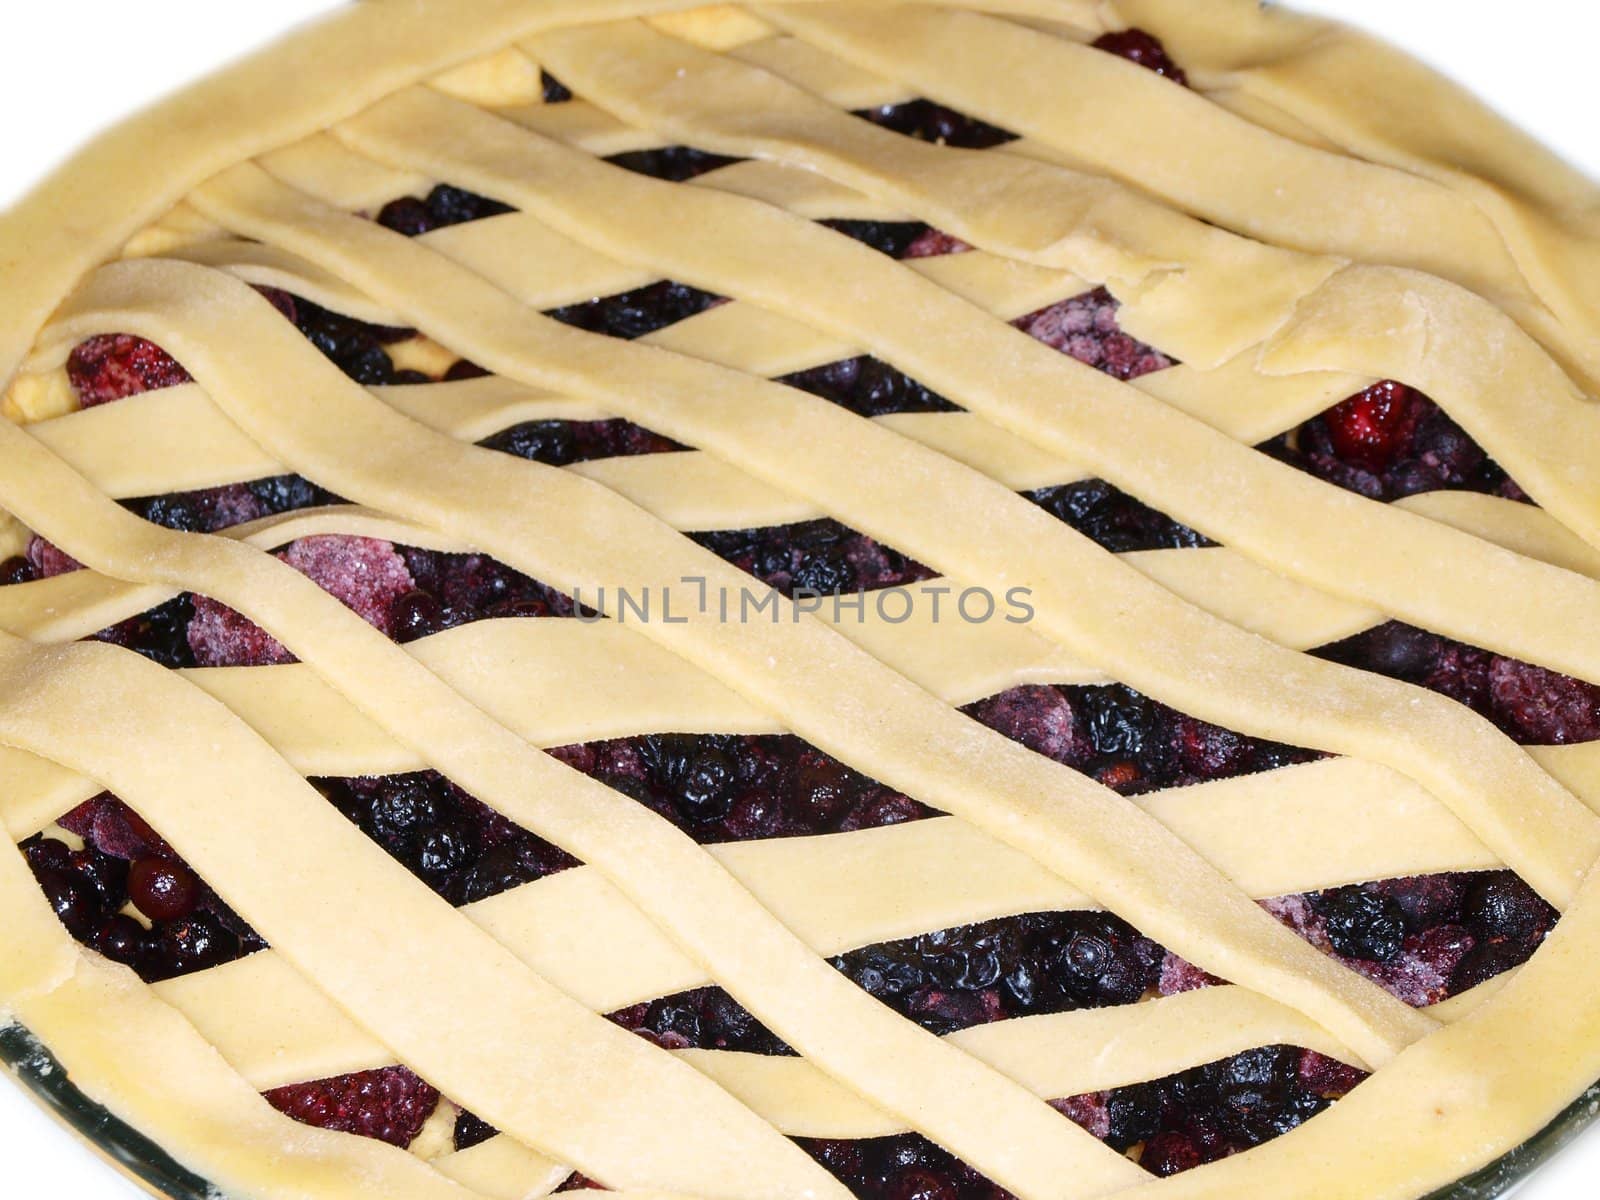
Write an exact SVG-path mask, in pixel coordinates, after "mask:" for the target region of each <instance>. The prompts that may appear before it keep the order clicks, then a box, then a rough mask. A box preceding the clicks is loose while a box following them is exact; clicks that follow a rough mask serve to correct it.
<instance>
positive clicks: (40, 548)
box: [27, 534, 83, 579]
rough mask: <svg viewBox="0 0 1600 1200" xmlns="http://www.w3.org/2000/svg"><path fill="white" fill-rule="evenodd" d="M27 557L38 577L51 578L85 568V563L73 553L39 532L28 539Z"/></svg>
mask: <svg viewBox="0 0 1600 1200" xmlns="http://www.w3.org/2000/svg"><path fill="white" fill-rule="evenodd" d="M27 559H28V565H29V566H31V567H32V568H33V574H34V578H36V579H50V578H53V577H54V576H56V575H68V574H71V573H72V572H73V571H81V570H83V564H82V563H80V562H79V561H78V560H77V559H75V558H73V557H72V555H70V554H68V553H67V552H66V551H65V550H63V549H61V548H60V547H59V546H57V545H55V544H54V543H53V542H47V541H45V540H44V539H43V538H42V537H39V536H38V535H37V534H35V535H34V536H33V537H31V538H29V539H28V549H27Z"/></svg>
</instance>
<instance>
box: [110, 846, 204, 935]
mask: <svg viewBox="0 0 1600 1200" xmlns="http://www.w3.org/2000/svg"><path fill="white" fill-rule="evenodd" d="M200 894H201V886H200V880H199V879H198V878H196V877H195V874H194V872H193V871H191V870H190V869H189V868H188V867H186V866H185V865H184V864H183V863H180V862H174V861H172V860H171V859H165V858H141V859H136V860H135V861H134V863H133V865H132V866H131V867H129V868H128V899H129V900H131V901H132V902H133V904H134V907H136V908H137V909H138V910H139V911H140V912H142V913H143V914H144V915H145V916H147V917H149V918H150V920H152V921H172V920H177V919H178V918H180V917H187V916H188V915H189V914H190V913H192V912H194V910H195V906H196V905H197V904H198V903H199V900H200Z"/></svg>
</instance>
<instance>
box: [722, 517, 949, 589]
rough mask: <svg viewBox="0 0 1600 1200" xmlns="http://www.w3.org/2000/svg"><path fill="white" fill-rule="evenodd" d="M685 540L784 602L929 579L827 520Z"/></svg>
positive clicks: (877, 544) (878, 546)
mask: <svg viewBox="0 0 1600 1200" xmlns="http://www.w3.org/2000/svg"><path fill="white" fill-rule="evenodd" d="M690 537H692V538H693V539H694V540H695V541H696V542H698V543H699V544H700V545H702V546H704V547H705V548H706V549H707V550H710V551H711V552H712V553H713V554H715V555H716V556H717V557H718V558H721V559H723V560H724V561H725V562H729V563H732V564H733V565H734V566H736V567H738V568H739V569H740V570H741V571H745V572H748V573H749V574H751V575H753V576H755V577H756V578H757V579H759V580H760V581H761V582H762V583H765V584H766V585H767V586H768V587H771V588H774V589H775V590H777V591H779V592H781V593H783V594H784V595H785V596H793V595H795V594H796V593H806V592H809V593H814V594H816V595H822V596H830V595H836V594H842V593H847V592H856V591H874V590H877V589H880V588H891V587H903V586H905V585H907V584H911V583H917V582H919V581H921V580H924V579H931V578H933V574H934V573H933V572H932V571H930V570H928V568H926V567H924V566H922V565H921V564H920V563H916V562H913V561H912V560H911V559H909V558H907V557H906V556H905V555H903V554H901V553H900V552H899V551H898V550H893V549H891V548H889V547H888V546H885V545H883V544H882V543H881V542H877V541H874V540H873V539H872V538H869V537H867V536H866V535H865V534H861V533H857V532H855V531H854V530H853V529H850V528H849V527H848V526H845V525H841V524H840V523H839V522H838V521H835V520H832V519H831V518H823V519H821V520H817V521H804V522H801V523H799V524H796V525H774V526H768V527H766V528H764V529H735V530H725V531H724V530H719V531H716V532H712V533H695V534H691V535H690Z"/></svg>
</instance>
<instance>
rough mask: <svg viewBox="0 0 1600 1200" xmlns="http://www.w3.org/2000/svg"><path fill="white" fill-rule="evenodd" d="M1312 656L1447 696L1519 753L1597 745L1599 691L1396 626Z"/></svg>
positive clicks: (1421, 631)
mask: <svg viewBox="0 0 1600 1200" xmlns="http://www.w3.org/2000/svg"><path fill="white" fill-rule="evenodd" d="M1317 653H1318V654H1319V655H1321V656H1322V657H1323V658H1327V659H1331V660H1332V661H1334V662H1338V663H1344V664H1345V665H1347V666H1353V667H1360V668H1362V669H1363V670H1367V671H1372V672H1374V673H1376V674H1379V675H1387V676H1389V677H1390V678H1392V679H1401V680H1404V681H1405V682H1407V683H1414V684H1417V685H1418V686H1420V687H1425V688H1428V689H1429V690H1430V691H1435V692H1439V693H1441V694H1442V695H1445V696H1448V697H1450V698H1451V699H1452V700H1455V701H1458V702H1459V703H1461V704H1465V705H1466V706H1467V707H1468V708H1470V709H1472V710H1473V711H1474V712H1476V713H1478V714H1479V715H1481V716H1483V717H1485V718H1487V719H1488V720H1490V721H1492V722H1493V723H1494V724H1495V725H1497V726H1498V727H1499V728H1500V729H1501V730H1502V731H1503V732H1504V733H1505V734H1506V735H1507V736H1508V737H1510V738H1512V739H1514V740H1515V741H1517V742H1520V743H1522V744H1523V745H1537V746H1557V745H1571V744H1574V743H1577V742H1592V741H1595V740H1596V739H1600V687H1596V686H1595V685H1594V684H1591V683H1585V682H1584V681H1583V680H1581V679H1573V678H1572V677H1571V676H1568V675H1560V674H1557V673H1556V672H1554V671H1547V670H1545V669H1544V668H1543V667H1536V666H1534V665H1533V664H1531V663H1525V662H1521V661H1519V660H1517V659H1514V658H1506V657H1504V656H1503V655H1499V654H1493V653H1490V652H1489V651H1487V650H1480V649H1478V648H1477V647H1475V646H1468V645H1466V644H1465V643H1462V642H1457V641H1452V640H1451V639H1449V638H1446V637H1441V636H1440V635H1439V634H1436V633H1429V632H1428V631H1427V630H1424V629H1417V628H1415V627H1414V626H1411V625H1404V624H1401V623H1400V622H1398V621H1390V622H1387V623H1386V624H1383V625H1379V626H1376V627H1374V628H1372V629H1369V630H1367V631H1365V632H1364V633H1358V634H1356V635H1355V636H1354V637H1351V638H1346V639H1345V640H1344V641H1342V642H1337V643H1335V644H1334V645H1331V646H1324V647H1323V648H1322V649H1321V650H1319V651H1317Z"/></svg>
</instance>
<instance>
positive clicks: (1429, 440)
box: [1261, 380, 1527, 500]
mask: <svg viewBox="0 0 1600 1200" xmlns="http://www.w3.org/2000/svg"><path fill="white" fill-rule="evenodd" d="M1261 449H1262V450H1263V451H1264V452H1266V453H1267V454H1270V455H1272V456H1273V457H1274V458H1277V459H1281V460H1282V461H1284V462H1286V463H1289V464H1290V465H1291V466H1294V467H1298V468H1299V469H1300V470H1302V471H1305V472H1307V473H1309V474H1311V475H1315V476H1316V477H1317V478H1319V479H1322V480H1326V481H1327V482H1328V483H1331V484H1334V485H1336V486H1337V487H1341V488H1344V489H1346V490H1347V491H1352V492H1356V493H1358V494H1359V495H1362V496H1365V497H1367V498H1368V499H1370V500H1398V499H1400V498H1401V497H1403V496H1414V495H1417V494H1418V493H1420V492H1435V491H1444V490H1449V491H1467V492H1482V493H1485V494H1487V495H1491V496H1502V497H1504V498H1506V499H1510V500H1525V499H1527V495H1526V493H1524V492H1523V490H1522V489H1521V488H1519V487H1518V486H1517V485H1516V483H1515V481H1513V480H1512V479H1511V478H1510V477H1509V476H1507V474H1506V473H1505V471H1504V470H1503V469H1502V468H1501V467H1500V466H1499V465H1498V464H1497V463H1495V461H1494V460H1493V459H1491V458H1490V457H1489V456H1488V454H1487V453H1486V452H1485V451H1484V449H1483V447H1481V446H1480V445H1478V443H1477V442H1476V441H1474V440H1473V439H1472V437H1471V435H1470V434H1468V433H1467V432H1466V431H1465V430H1464V429H1462V428H1461V426H1459V425H1457V424H1456V423H1455V421H1453V420H1452V419H1451V418H1450V416H1449V415H1448V414H1446V413H1445V412H1444V410H1443V409H1441V408H1440V407H1439V406H1438V405H1437V404H1435V403H1434V402H1433V401H1432V400H1429V399H1428V398H1427V397H1426V396H1424V395H1423V394H1422V393H1421V392H1418V391H1416V390H1415V389H1414V388H1409V387H1406V386H1405V385H1404V384H1400V383H1395V382H1394V381H1392V380H1385V381H1383V382H1381V383H1375V384H1373V385H1372V386H1371V387H1369V388H1368V389H1366V391H1363V392H1358V393H1357V394H1356V395H1354V396H1351V397H1350V398H1349V399H1347V400H1343V401H1341V402H1340V403H1338V404H1336V405H1334V406H1333V407H1332V408H1330V409H1328V410H1327V411H1326V412H1324V413H1321V414H1319V415H1317V416H1315V417H1312V418H1311V419H1310V420H1309V421H1306V422H1305V423H1304V424H1302V425H1300V426H1298V427H1297V428H1295V429H1293V430H1291V431H1289V432H1288V433H1285V434H1281V435H1279V436H1278V437H1275V438H1273V439H1272V440H1271V441H1269V442H1267V443H1266V444H1265V445H1263V446H1262V447H1261Z"/></svg>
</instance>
